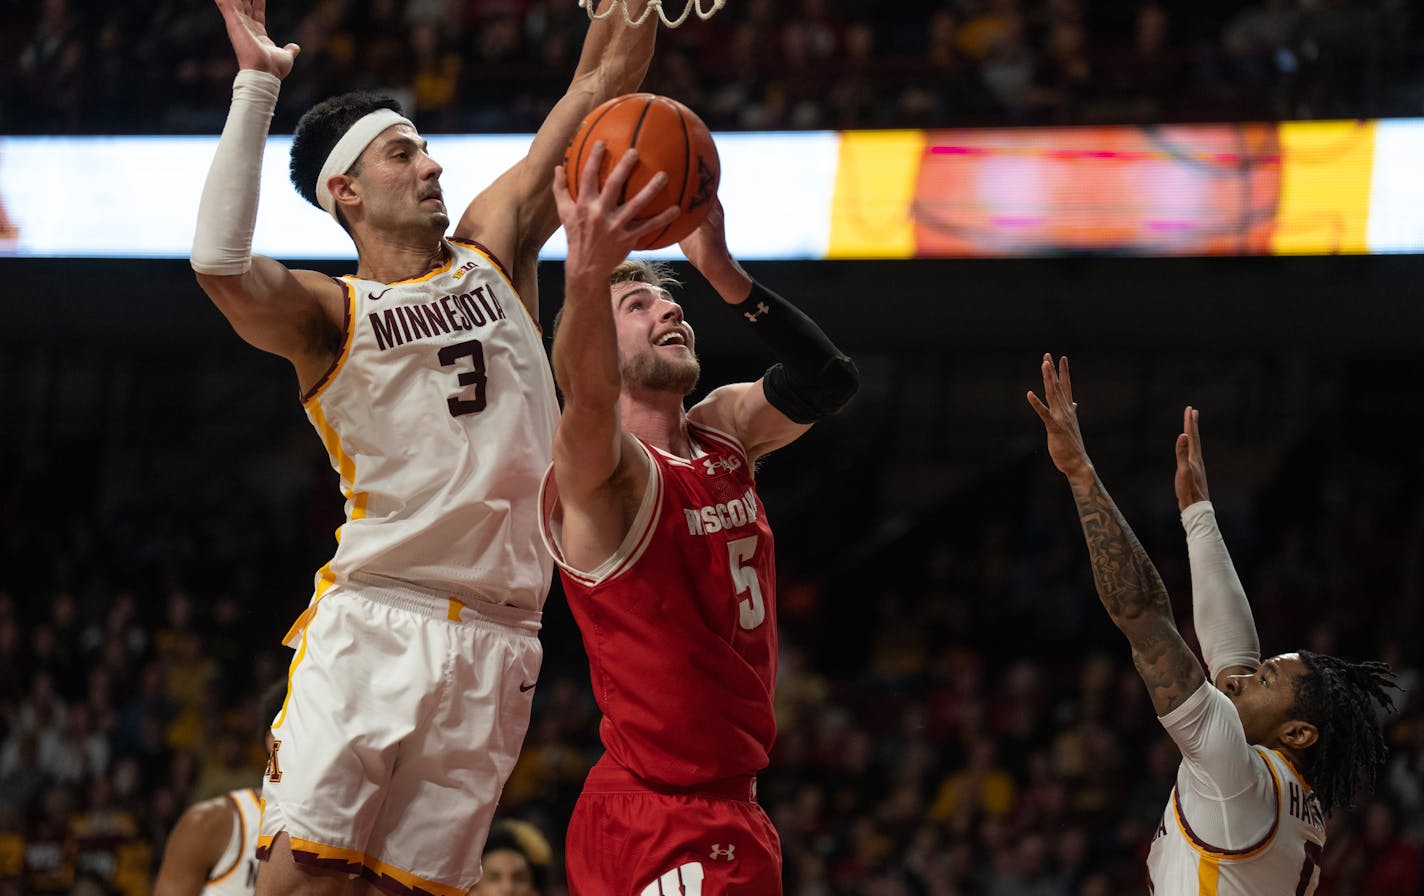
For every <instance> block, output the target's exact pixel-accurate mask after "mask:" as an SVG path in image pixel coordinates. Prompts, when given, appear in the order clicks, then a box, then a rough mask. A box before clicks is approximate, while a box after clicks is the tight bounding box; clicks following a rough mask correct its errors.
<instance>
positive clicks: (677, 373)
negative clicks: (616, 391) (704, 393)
mask: <svg viewBox="0 0 1424 896" xmlns="http://www.w3.org/2000/svg"><path fill="white" fill-rule="evenodd" d="M622 372H623V380H624V382H628V383H636V384H637V385H639V386H641V387H643V388H644V389H648V390H651V391H654V392H676V393H677V394H679V395H686V394H688V393H689V392H691V391H692V390H693V389H694V388H696V386H697V377H698V376H699V375H701V373H702V366H701V365H700V364H699V363H698V361H697V358H696V357H693V358H691V359H689V360H686V361H673V360H670V359H668V358H661V357H658V356H657V355H655V354H653V353H652V352H642V353H641V354H639V355H638V356H637V357H635V358H631V359H629V360H628V361H625V362H624V364H623V371H622Z"/></svg>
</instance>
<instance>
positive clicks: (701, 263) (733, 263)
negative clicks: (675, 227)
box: [678, 195, 752, 305]
mask: <svg viewBox="0 0 1424 896" xmlns="http://www.w3.org/2000/svg"><path fill="white" fill-rule="evenodd" d="M678 247H679V248H680V249H682V254H683V255H685V256H687V260H688V261H689V262H691V263H692V266H693V267H694V268H697V272H698V273H699V274H701V275H702V276H703V277H704V278H706V280H707V282H708V283H710V284H712V288H713V289H715V290H717V294H718V295H719V296H721V297H722V300H723V301H725V302H729V303H731V304H734V305H735V304H737V303H738V302H741V301H742V300H744V299H746V297H747V293H749V292H750V291H751V288H752V278H751V277H750V276H748V275H747V272H746V271H744V270H743V269H742V266H741V265H739V264H737V260H736V259H735V258H733V257H732V251H731V250H730V249H728V248H727V216H726V213H725V212H724V211H723V209H722V200H721V199H719V198H718V197H716V196H715V195H714V196H713V197H712V208H711V210H710V211H708V212H707V218H706V220H704V221H703V222H702V223H701V224H700V225H699V226H698V228H697V229H696V230H694V231H692V233H690V234H688V235H687V237H686V238H684V239H683V240H682V242H680V243H678Z"/></svg>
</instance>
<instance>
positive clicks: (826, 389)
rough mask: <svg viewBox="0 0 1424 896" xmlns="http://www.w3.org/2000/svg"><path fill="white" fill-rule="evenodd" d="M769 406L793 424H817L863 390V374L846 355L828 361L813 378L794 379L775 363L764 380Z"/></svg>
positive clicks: (764, 390)
mask: <svg viewBox="0 0 1424 896" xmlns="http://www.w3.org/2000/svg"><path fill="white" fill-rule="evenodd" d="M761 388H762V393H763V394H764V395H766V400H767V403H768V404H770V405H771V406H772V407H774V408H776V409H777V410H778V411H780V412H781V413H783V414H785V415H786V417H787V419H789V420H791V421H792V422H794V423H815V422H816V421H817V420H820V419H821V418H822V417H829V416H830V415H831V414H834V413H836V412H837V411H839V410H840V409H841V408H843V407H845V406H846V403H847V402H849V401H850V399H851V397H852V396H853V395H855V393H856V391H857V390H858V389H859V388H860V371H859V370H857V369H856V366H855V362H854V361H852V360H851V359H850V358H847V357H846V356H845V355H837V356H835V357H833V358H830V359H829V360H827V361H826V363H825V365H824V366H823V367H822V368H821V371H820V374H819V375H818V376H816V377H815V378H814V379H805V378H798V377H795V376H792V375H791V374H790V373H788V372H787V370H786V367H785V366H784V365H782V364H774V365H772V367H771V369H770V370H768V371H767V372H766V374H765V375H764V376H762V379H761Z"/></svg>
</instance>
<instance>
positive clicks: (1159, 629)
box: [1028, 355, 1206, 716]
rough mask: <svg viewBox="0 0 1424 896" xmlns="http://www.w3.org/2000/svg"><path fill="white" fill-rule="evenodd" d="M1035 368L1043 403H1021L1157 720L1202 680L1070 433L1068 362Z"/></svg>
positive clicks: (1032, 398) (1158, 589)
mask: <svg viewBox="0 0 1424 896" xmlns="http://www.w3.org/2000/svg"><path fill="white" fill-rule="evenodd" d="M1042 368H1043V393H1044V398H1045V400H1046V401H1047V402H1048V403H1047V404H1045V403H1044V402H1043V401H1040V400H1039V398H1038V396H1037V395H1034V394H1033V393H1032V392H1030V393H1028V402H1029V404H1030V405H1032V407H1033V409H1034V410H1035V411H1036V412H1037V413H1038V416H1039V418H1040V419H1042V420H1043V425H1044V427H1045V428H1046V429H1047V431H1048V452H1049V454H1050V455H1051V456H1052V457H1053V464H1054V466H1056V467H1057V468H1058V469H1059V471H1060V472H1062V473H1063V475H1064V476H1066V477H1067V479H1068V484H1069V486H1070V487H1071V488H1072V489H1073V500H1074V501H1075V502H1076V503H1077V505H1078V519H1079V521H1080V522H1082V524H1083V537H1084V538H1085V539H1086V540H1087V542H1088V556H1089V558H1090V560H1091V562H1092V566H1093V581H1094V583H1095V584H1096V585H1097V588H1098V597H1099V598H1101V600H1102V602H1103V607H1104V608H1105V609H1106V610H1107V611H1108V615H1109V616H1111V617H1112V621H1113V623H1114V624H1115V625H1116V626H1117V627H1118V628H1119V629H1120V630H1121V631H1122V633H1123V634H1124V635H1126V636H1127V641H1128V643H1129V644H1130V645H1132V662H1133V664H1134V665H1135V666H1137V672H1138V674H1140V675H1141V676H1142V680H1143V681H1144V682H1146V684H1147V691H1148V693H1149V694H1151V696H1152V706H1153V708H1154V709H1155V710H1156V712H1157V715H1159V716H1164V715H1166V714H1167V713H1169V712H1171V711H1172V710H1174V709H1176V708H1177V707H1178V706H1180V705H1181V704H1182V701H1184V700H1186V699H1187V698H1188V697H1190V696H1191V695H1192V694H1194V693H1195V692H1196V691H1197V690H1198V689H1199V688H1200V687H1201V686H1202V683H1203V682H1204V681H1206V676H1205V675H1204V674H1203V673H1202V668H1201V664H1200V663H1199V662H1197V658H1196V656H1195V655H1193V654H1192V651H1191V649H1190V648H1189V647H1187V644H1186V642H1185V641H1183V640H1182V636H1181V634H1180V633H1179V632H1178V631H1177V624H1176V622H1175V621H1174V620H1173V618H1172V603H1171V600H1170V598H1169V597H1168V596H1167V589H1166V587H1165V586H1164V585H1163V584H1162V577H1161V576H1159V575H1158V574H1157V568H1156V567H1154V566H1153V565H1152V561H1151V560H1149V559H1148V557H1147V552H1146V551H1144V550H1143V549H1142V545H1141V544H1140V543H1139V542H1138V540H1137V536H1136V535H1134V534H1133V532H1132V528H1131V527H1129V526H1128V525H1127V521H1126V520H1124V519H1123V518H1122V513H1121V511H1119V510H1118V509H1117V505H1116V504H1114V503H1113V500H1112V497H1111V496H1109V495H1108V492H1107V489H1105V488H1104V487H1103V483H1102V481H1101V480H1100V479H1098V474H1097V471H1096V470H1094V469H1093V464H1092V461H1090V460H1089V459H1088V452H1087V449H1085V448H1084V447H1083V435H1082V432H1081V431H1080V430H1079V428H1078V405H1077V404H1076V403H1075V402H1074V401H1073V381H1072V379H1071V378H1070V377H1069V374H1068V359H1067V358H1060V359H1059V364H1058V368H1057V369H1056V370H1055V369H1054V366H1053V359H1052V358H1051V357H1050V356H1048V355H1045V356H1044V358H1043V365H1042Z"/></svg>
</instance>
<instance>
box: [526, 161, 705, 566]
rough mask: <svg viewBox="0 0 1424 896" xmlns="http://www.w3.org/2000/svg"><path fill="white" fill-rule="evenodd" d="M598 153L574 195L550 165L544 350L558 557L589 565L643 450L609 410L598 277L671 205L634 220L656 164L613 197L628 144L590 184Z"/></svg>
mask: <svg viewBox="0 0 1424 896" xmlns="http://www.w3.org/2000/svg"><path fill="white" fill-rule="evenodd" d="M603 154H604V149H603V144H602V143H599V144H598V145H596V146H595V147H594V148H593V151H592V152H591V153H589V158H588V162H587V165H586V167H585V169H584V174H583V177H582V179H581V188H580V190H579V197H578V199H577V200H575V199H574V198H573V197H572V196H571V195H570V194H569V187H568V178H567V176H566V175H565V172H564V168H563V166H562V165H560V166H557V167H556V168H555V169H554V196H555V197H556V199H557V203H558V210H559V216H560V218H561V219H562V220H563V223H564V228H565V230H566V231H567V233H568V238H569V252H568V256H567V258H566V259H565V261H564V277H565V283H564V306H563V311H562V314H561V317H560V320H559V325H558V328H557V329H556V330H555V332H554V348H553V365H554V379H555V380H556V381H557V382H558V384H559V389H560V390H561V391H562V392H563V393H564V410H563V415H562V416H561V417H560V418H559V426H558V429H557V430H556V431H555V433H554V481H555V483H556V484H557V485H558V489H559V500H560V503H561V504H562V506H563V531H564V539H563V541H564V556H565V557H566V558H567V559H568V561H569V562H570V563H572V564H573V565H574V566H575V567H577V568H580V569H593V568H595V567H596V566H598V565H599V564H600V563H602V562H603V561H604V560H606V559H607V558H608V557H610V556H612V554H613V553H614V552H615V551H616V550H617V549H618V546H619V544H621V543H622V541H623V536H624V535H626V534H627V532H628V529H629V528H630V527H631V526H632V523H633V516H634V513H635V512H636V510H637V507H638V504H639V502H640V501H641V500H642V497H643V489H644V487H645V486H646V485H647V477H648V470H647V466H646V458H645V457H644V456H643V455H642V454H641V453H640V452H639V451H638V449H637V447H636V444H635V443H634V440H633V437H632V436H630V435H628V434H627V433H626V432H624V431H623V426H622V420H621V417H620V413H619V407H618V396H619V394H620V392H621V391H622V386H623V379H622V374H621V373H620V372H619V365H618V335H617V331H616V329H615V327H614V323H613V297H612V293H611V291H610V290H609V286H608V278H609V276H610V275H611V274H612V273H613V269H614V268H615V267H617V266H618V264H619V263H620V262H622V261H623V259H625V258H627V257H628V253H629V252H631V251H632V249H633V247H634V246H635V245H637V242H638V240H639V239H640V238H642V237H643V236H644V235H645V234H647V233H651V232H653V231H654V230H656V229H657V228H660V227H665V226H666V225H667V224H668V223H669V222H670V221H671V220H672V219H673V218H675V217H676V216H677V211H678V210H677V208H676V207H673V208H668V209H664V210H663V211H661V212H659V213H658V214H657V215H654V216H652V217H650V218H646V219H641V220H640V219H639V218H638V214H639V213H640V212H641V211H642V210H643V209H644V208H646V207H647V204H648V202H649V201H651V199H652V197H653V196H654V195H656V194H657V192H658V191H659V190H661V189H662V185H663V182H664V181H665V180H666V176H665V175H664V174H662V173H661V172H659V173H658V174H655V175H654V176H653V177H652V179H651V180H649V182H648V184H647V186H645V187H644V188H643V190H642V191H641V192H639V193H638V195H636V196H634V197H633V198H632V199H630V200H628V202H626V203H624V204H622V205H619V204H618V196H619V194H620V193H622V191H623V185H624V184H625V183H626V182H627V179H628V175H629V174H631V173H632V171H633V167H634V166H635V165H636V164H637V152H636V151H635V150H629V151H628V152H627V153H625V154H624V156H623V158H622V159H621V160H619V162H618V164H617V165H616V166H615V167H614V169H613V171H612V173H611V174H610V175H609V177H608V182H607V183H606V184H604V186H603V187H602V189H600V188H599V186H598V169H599V167H600V166H601V165H602V164H603Z"/></svg>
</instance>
